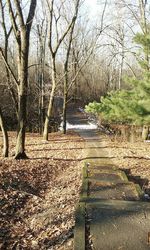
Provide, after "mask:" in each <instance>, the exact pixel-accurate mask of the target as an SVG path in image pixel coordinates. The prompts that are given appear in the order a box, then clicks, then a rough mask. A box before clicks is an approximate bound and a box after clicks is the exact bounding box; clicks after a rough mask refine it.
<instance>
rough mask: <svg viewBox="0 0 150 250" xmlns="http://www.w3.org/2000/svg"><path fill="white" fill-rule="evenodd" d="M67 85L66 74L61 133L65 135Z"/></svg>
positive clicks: (66, 78)
mask: <svg viewBox="0 0 150 250" xmlns="http://www.w3.org/2000/svg"><path fill="white" fill-rule="evenodd" d="M67 83H68V77H67V72H66V74H65V79H64V102H63V133H64V134H66V125H67V124H66V112H67Z"/></svg>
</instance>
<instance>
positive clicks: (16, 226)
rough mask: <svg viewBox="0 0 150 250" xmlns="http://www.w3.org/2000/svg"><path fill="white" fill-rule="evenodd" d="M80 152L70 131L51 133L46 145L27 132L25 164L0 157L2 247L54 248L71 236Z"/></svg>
mask: <svg viewBox="0 0 150 250" xmlns="http://www.w3.org/2000/svg"><path fill="white" fill-rule="evenodd" d="M14 136H15V135H14V134H12V137H11V141H12V142H11V150H12V151H13V148H14ZM82 148H84V143H83V141H82V139H81V138H80V137H79V136H78V135H76V134H75V133H70V134H68V135H66V136H64V135H62V134H61V133H54V134H52V135H50V141H49V142H47V143H45V142H42V140H41V138H40V137H39V136H38V135H35V134H34V135H30V134H28V135H27V147H26V149H27V155H28V157H29V158H30V159H29V160H19V161H16V160H13V159H12V158H9V159H8V160H4V159H1V162H0V168H1V172H0V195H1V200H2V202H1V218H2V219H1V233H0V241H1V242H2V245H1V248H2V249H13V248H14V249H59V248H60V246H61V245H62V244H63V243H64V242H66V241H67V239H68V238H69V237H71V236H72V227H73V226H74V210H75V205H76V203H77V200H78V195H79V188H80V185H81V170H80V163H79V162H78V161H77V160H78V159H80V158H81V156H82ZM69 244H70V249H72V243H70V241H69ZM66 249H68V248H66Z"/></svg>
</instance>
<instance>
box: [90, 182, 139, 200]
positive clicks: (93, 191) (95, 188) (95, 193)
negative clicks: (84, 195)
mask: <svg viewBox="0 0 150 250" xmlns="http://www.w3.org/2000/svg"><path fill="white" fill-rule="evenodd" d="M142 195H143V193H142V191H141V189H140V186H139V185H135V184H133V183H132V182H129V181H126V182H125V181H118V180H114V181H109V180H107V181H106V180H96V179H89V182H88V197H89V198H90V199H92V198H94V199H95V198H97V199H112V200H129V201H130V200H133V201H134V200H135V201H136V200H140V199H141V198H142Z"/></svg>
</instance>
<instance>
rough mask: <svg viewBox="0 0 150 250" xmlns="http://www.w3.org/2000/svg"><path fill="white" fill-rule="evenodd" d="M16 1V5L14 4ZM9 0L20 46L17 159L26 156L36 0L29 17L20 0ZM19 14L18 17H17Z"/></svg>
mask: <svg viewBox="0 0 150 250" xmlns="http://www.w3.org/2000/svg"><path fill="white" fill-rule="evenodd" d="M13 3H14V5H13ZM13 3H12V1H11V0H7V5H8V8H9V14H10V19H11V23H12V27H13V32H14V35H15V39H16V42H17V48H18V79H17V80H16V83H17V90H18V133H17V142H16V151H15V159H20V158H26V157H27V156H26V153H25V130H26V105H27V92H28V57H29V45H30V44H29V40H30V32H31V26H32V22H33V18H34V14H35V8H36V0H31V1H30V6H29V12H28V15H27V18H26V20H25V17H24V15H23V9H22V7H21V2H20V1H19V0H14V1H13ZM15 11H16V12H15ZM16 14H17V19H16V18H15V16H16Z"/></svg>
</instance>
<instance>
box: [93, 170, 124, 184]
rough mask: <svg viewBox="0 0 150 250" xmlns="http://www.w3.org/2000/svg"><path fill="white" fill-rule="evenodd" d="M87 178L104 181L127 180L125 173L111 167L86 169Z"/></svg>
mask: <svg viewBox="0 0 150 250" xmlns="http://www.w3.org/2000/svg"><path fill="white" fill-rule="evenodd" d="M88 178H89V179H90V178H92V179H97V180H106V181H120V180H124V181H128V178H127V176H126V174H125V173H124V172H123V171H121V170H113V169H102V168H99V169H95V168H94V169H93V168H92V169H91V168H90V169H88Z"/></svg>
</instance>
